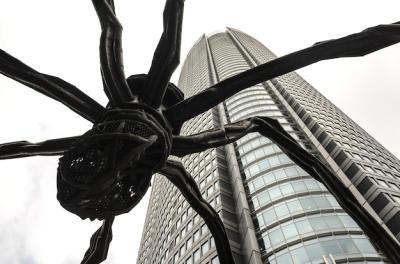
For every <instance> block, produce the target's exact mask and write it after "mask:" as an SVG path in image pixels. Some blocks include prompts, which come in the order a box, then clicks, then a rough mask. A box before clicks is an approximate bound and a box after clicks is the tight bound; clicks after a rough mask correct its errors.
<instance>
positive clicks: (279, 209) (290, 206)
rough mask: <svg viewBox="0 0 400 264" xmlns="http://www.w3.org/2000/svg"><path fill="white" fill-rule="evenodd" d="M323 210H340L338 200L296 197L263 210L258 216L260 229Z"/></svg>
mask: <svg viewBox="0 0 400 264" xmlns="http://www.w3.org/2000/svg"><path fill="white" fill-rule="evenodd" d="M323 209H331V210H332V209H336V210H340V209H341V207H340V206H339V204H338V202H337V201H336V199H335V198H334V197H333V196H332V195H329V194H326V195H309V196H305V197H295V198H293V199H289V200H286V201H283V202H280V203H278V204H274V205H272V206H271V207H269V208H268V209H266V210H262V211H260V212H258V213H257V214H256V217H257V220H258V225H259V228H260V229H261V228H263V227H266V226H270V225H272V224H276V222H278V221H282V220H283V219H285V218H288V217H289V216H291V217H294V216H295V215H299V214H305V213H309V212H313V211H314V212H315V211H320V210H323Z"/></svg>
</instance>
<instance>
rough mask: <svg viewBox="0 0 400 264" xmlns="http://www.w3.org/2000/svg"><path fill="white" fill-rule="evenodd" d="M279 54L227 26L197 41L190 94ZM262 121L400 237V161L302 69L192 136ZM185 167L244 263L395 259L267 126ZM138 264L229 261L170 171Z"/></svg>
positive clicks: (228, 107) (156, 197)
mask: <svg viewBox="0 0 400 264" xmlns="http://www.w3.org/2000/svg"><path fill="white" fill-rule="evenodd" d="M274 58H275V55H274V54H273V53H272V52H271V51H269V50H268V49H267V48H266V47H264V46H263V45H262V44H261V43H259V42H258V41H257V40H255V39H254V38H252V37H250V36H248V35H246V34H245V33H243V32H240V31H238V30H234V29H229V28H228V29H227V30H226V31H225V32H220V33H216V34H212V35H210V36H205V35H204V36H202V37H201V38H200V39H199V40H198V41H197V42H196V44H195V45H194V47H193V48H192V49H191V51H190V53H189V55H188V56H187V58H186V60H185V63H184V65H183V68H182V72H181V75H180V80H179V85H178V86H179V87H180V88H181V89H182V90H183V92H184V93H185V96H186V97H188V96H191V95H194V94H196V93H198V92H199V91H201V90H203V89H205V88H207V87H209V86H211V85H212V84H214V83H216V82H219V81H221V80H224V79H226V78H228V77H230V76H233V75H235V74H237V73H239V72H242V71H245V70H247V69H249V68H251V67H254V66H256V65H258V64H261V63H264V62H267V61H269V60H273V59H274ZM252 116H269V117H272V118H276V119H277V120H278V121H279V122H280V123H281V124H282V126H283V127H284V129H285V130H287V131H288V132H289V133H290V134H291V135H292V136H293V137H294V138H295V139H296V140H297V141H298V142H299V143H300V144H301V145H302V146H303V147H304V148H306V149H308V150H309V151H310V152H312V153H313V154H315V155H317V156H318V157H319V158H320V159H321V160H323V161H324V162H325V163H326V164H327V165H328V166H329V167H330V168H331V169H332V171H334V172H335V174H336V175H337V177H340V178H341V179H342V180H343V181H344V182H345V183H346V185H347V186H348V188H350V189H351V190H352V193H353V194H354V195H355V196H356V197H357V198H358V200H359V202H360V206H364V207H366V208H367V209H369V211H370V213H371V217H374V218H376V219H377V220H378V221H379V223H380V224H381V225H382V226H384V227H385V228H386V230H387V232H389V233H391V234H392V235H393V236H395V237H396V238H397V239H399V238H400V222H399V220H400V219H399V218H400V213H399V206H400V188H399V184H400V180H399V179H400V172H399V171H400V162H399V160H398V159H397V158H395V157H394V156H393V155H392V154H390V153H389V152H388V151H387V150H386V149H385V148H383V147H382V146H381V145H380V144H379V143H378V142H376V141H375V140H374V139H373V138H372V137H371V136H369V135H368V134H367V133H366V132H365V131H364V130H362V128H360V127H359V126H358V125H357V124H355V123H354V122H353V121H352V120H351V119H350V118H349V117H347V116H346V115H345V114H344V113H343V112H341V111H340V110H339V109H338V108H337V107H335V106H334V105H333V104H332V103H331V102H329V100H328V99H326V98H325V97H324V96H323V95H321V94H320V93H319V92H318V91H317V90H315V89H314V88H313V87H312V86H311V85H310V84H308V83H307V82H306V81H305V80H303V79H302V78H301V77H300V76H299V75H297V74H296V73H289V74H286V75H284V76H281V77H279V78H276V79H273V80H271V81H268V82H265V83H262V84H259V85H256V86H253V87H250V88H248V89H246V90H243V91H242V92H240V93H237V94H236V95H234V96H232V97H231V98H229V99H228V100H226V101H225V102H224V103H223V104H220V105H219V106H218V107H215V108H213V109H211V110H209V111H207V112H205V113H203V114H202V115H199V116H197V117H196V118H194V119H192V120H189V121H188V122H186V123H185V124H184V126H183V128H182V132H183V134H186V135H189V134H195V133H198V132H200V131H203V130H207V129H210V128H213V127H220V126H223V125H224V124H226V123H230V122H235V121H238V120H241V119H245V118H248V117H252ZM182 162H183V164H184V165H185V167H186V169H187V170H188V171H189V172H190V173H191V174H192V176H193V177H194V178H195V180H196V182H197V183H198V185H199V188H200V190H201V192H202V194H203V197H204V198H205V199H206V200H207V201H208V202H210V203H211V205H212V206H213V207H214V208H215V209H216V211H217V212H218V213H219V215H220V216H221V219H222V221H223V223H224V225H225V227H226V229H227V234H228V237H229V240H230V245H231V248H232V250H233V252H234V255H235V259H236V262H237V263H246V264H253V263H271V264H276V263H279V264H286V263H288V264H289V263H296V264H297V263H329V264H333V263H386V258H385V256H383V255H382V254H381V252H380V251H379V249H378V248H376V247H375V245H374V244H373V243H372V242H371V241H370V240H369V239H368V238H367V237H366V236H365V235H364V233H363V231H362V230H361V229H360V228H359V226H358V225H357V224H356V223H355V222H354V221H353V220H352V219H351V218H350V217H349V216H348V215H347V214H346V213H345V212H344V210H343V209H342V208H341V207H340V205H339V204H338V203H337V202H336V200H335V198H334V197H333V196H332V195H331V194H330V193H329V192H328V191H327V190H326V188H325V187H324V186H323V185H322V184H320V183H319V182H317V181H316V180H314V179H313V178H312V177H310V176H309V175H308V174H307V173H306V172H305V171H303V170H302V169H301V168H300V167H299V166H297V165H296V164H295V163H294V162H293V161H291V160H290V159H289V158H288V157H287V156H286V155H285V154H284V153H283V152H282V151H281V150H280V149H279V148H278V147H277V146H276V145H275V144H273V143H272V142H271V141H270V140H268V139H267V138H264V137H262V136H260V135H259V134H257V133H252V134H249V135H247V136H245V137H243V138H241V139H240V140H238V141H237V142H236V143H234V144H231V145H227V146H225V147H220V148H217V149H210V150H207V151H204V152H202V153H197V154H191V155H188V156H185V157H184V158H183V159H182ZM137 263H139V264H147V263H168V264H170V263H175V264H178V263H183V264H193V263H211V264H217V263H219V262H218V257H217V255H216V250H215V246H214V242H213V239H212V237H211V235H210V232H209V231H208V229H207V227H206V225H205V224H204V222H203V220H202V219H201V218H200V217H199V216H198V215H197V214H196V213H195V212H194V211H193V210H192V209H191V208H190V207H189V206H188V203H187V202H186V201H185V200H184V198H183V197H182V195H181V194H180V192H179V190H177V189H176V188H175V187H174V186H173V185H172V184H170V183H169V182H168V180H167V179H166V178H164V177H163V176H156V177H155V180H154V184H153V188H152V194H151V198H150V203H149V208H148V212H147V216H146V223H145V227H144V230H143V234H142V242H141V247H140V250H139V254H138V260H137Z"/></svg>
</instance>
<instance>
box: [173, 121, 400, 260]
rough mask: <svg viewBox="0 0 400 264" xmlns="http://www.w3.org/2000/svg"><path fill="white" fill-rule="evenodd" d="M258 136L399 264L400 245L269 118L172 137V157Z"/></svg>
mask: <svg viewBox="0 0 400 264" xmlns="http://www.w3.org/2000/svg"><path fill="white" fill-rule="evenodd" d="M251 132H258V133H260V134H261V135H262V136H265V137H267V138H269V139H270V140H271V141H273V142H274V143H275V144H277V145H278V146H279V147H280V148H281V150H282V151H283V152H284V153H285V154H286V155H287V156H288V157H289V158H291V159H292V160H293V161H294V162H295V163H296V164H297V165H299V166H300V167H301V168H303V169H304V170H305V171H307V173H309V174H310V175H311V176H312V177H313V178H314V179H316V180H318V181H320V182H321V183H323V184H324V185H325V186H326V188H327V189H328V190H329V191H330V193H332V194H333V195H334V196H335V198H336V199H337V200H338V202H339V203H340V205H341V206H342V208H343V209H344V210H345V211H346V212H347V213H348V214H349V215H350V216H351V217H352V218H353V219H354V220H355V221H356V222H357V223H358V224H359V225H360V227H361V228H362V229H363V230H364V232H365V233H366V234H367V235H368V236H369V238H370V239H371V240H372V241H376V242H377V243H378V244H379V246H380V248H381V249H382V250H383V251H384V253H385V255H386V256H388V257H389V258H391V260H392V261H393V263H400V245H399V242H398V241H397V240H395V238H393V237H391V236H390V235H388V234H387V233H386V231H385V230H384V229H383V228H382V226H381V225H380V224H379V223H378V222H377V221H375V220H374V219H373V218H372V217H371V216H370V215H369V214H368V211H367V210H366V209H365V208H364V207H363V206H362V205H360V204H359V203H358V202H357V199H356V198H355V197H354V195H353V194H352V193H351V191H350V190H349V188H348V187H347V186H346V185H345V184H344V183H343V182H342V181H341V180H340V179H339V178H338V177H336V176H335V175H334V174H333V173H332V172H331V171H330V170H329V169H328V168H327V167H326V166H325V165H324V164H322V163H321V162H320V161H319V160H318V159H317V158H316V157H314V156H313V155H311V154H310V153H308V151H306V150H305V149H303V148H302V147H301V146H300V145H299V144H298V143H297V142H296V141H295V140H294V139H293V138H292V137H291V136H290V135H289V134H288V133H287V132H286V131H285V130H284V129H283V128H282V126H281V125H280V124H279V122H278V121H276V120H274V119H272V118H269V117H252V118H249V119H245V120H242V121H239V122H236V123H232V124H227V125H225V126H224V128H223V129H213V130H210V131H205V132H201V133H199V134H196V135H192V136H187V137H179V136H177V137H174V138H173V148H172V150H171V155H175V156H180V157H182V156H184V155H187V154H190V153H195V152H201V151H204V150H206V149H209V148H213V147H219V146H223V145H226V144H228V143H232V142H234V141H236V140H238V139H239V138H241V137H243V136H244V135H246V134H248V133H251Z"/></svg>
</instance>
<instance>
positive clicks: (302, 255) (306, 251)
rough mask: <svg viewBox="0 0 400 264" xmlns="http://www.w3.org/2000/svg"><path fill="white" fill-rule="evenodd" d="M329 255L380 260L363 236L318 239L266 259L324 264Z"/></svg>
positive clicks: (290, 263)
mask: <svg viewBox="0 0 400 264" xmlns="http://www.w3.org/2000/svg"><path fill="white" fill-rule="evenodd" d="M330 254H331V255H332V256H333V257H334V258H344V259H346V258H349V257H352V256H354V257H359V256H364V257H371V259H372V260H375V261H377V259H376V258H378V259H379V258H381V256H380V255H379V254H378V253H377V251H376V250H375V248H374V247H373V245H372V244H371V242H370V241H369V240H368V239H367V238H366V237H365V236H363V235H347V236H334V237H326V238H318V239H314V240H310V241H307V242H303V243H301V244H298V245H295V246H291V247H289V248H287V249H285V250H282V251H281V252H280V253H279V254H277V255H273V256H271V257H270V258H268V260H269V263H270V264H306V263H321V262H322V263H326V262H325V261H324V259H323V258H324V256H325V257H327V256H329V255H330ZM358 259H359V258H358ZM328 263H329V262H328ZM352 263H353V262H352ZM355 263H356V262H354V264H355ZM357 263H359V262H357ZM361 263H364V262H361ZM368 263H369V262H368ZM373 263H376V262H373ZM380 263H382V262H380ZM371 264H372V262H371Z"/></svg>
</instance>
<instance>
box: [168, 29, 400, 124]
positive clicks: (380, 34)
mask: <svg viewBox="0 0 400 264" xmlns="http://www.w3.org/2000/svg"><path fill="white" fill-rule="evenodd" d="M398 42H400V22H397V23H394V24H387V25H379V26H375V27H371V28H368V29H366V30H364V31H362V32H360V33H356V34H352V35H349V36H346V37H343V38H339V39H334V40H328V41H323V42H318V43H316V44H315V45H313V46H311V47H309V48H306V49H302V50H299V51H296V52H293V53H290V54H288V55H285V56H283V57H280V58H277V59H275V60H272V61H269V62H267V63H264V64H261V65H259V66H256V67H254V68H252V69H249V70H247V71H244V72H242V73H239V74H238V75H235V76H233V77H230V78H227V79H225V80H223V81H221V82H219V83H217V84H215V85H213V86H211V87H210V88H207V89H205V90H203V91H202V92H200V93H198V94H196V95H194V96H192V97H189V98H187V99H186V100H183V101H181V102H179V103H177V104H176V105H174V106H172V107H170V108H169V109H167V110H166V111H165V115H166V117H167V118H168V120H170V121H171V122H172V123H173V124H175V126H179V124H182V123H184V122H185V121H186V120H189V119H191V118H193V117H195V116H197V115H199V114H201V113H203V112H205V111H207V110H208V109H210V108H211V107H214V106H216V105H217V104H219V103H221V102H223V101H224V100H225V99H227V98H229V97H231V96H232V95H234V94H236V93H237V92H239V91H241V90H244V89H246V88H248V87H251V86H253V85H256V84H258V83H261V82H264V81H267V80H270V79H272V78H275V77H278V76H280V75H283V74H286V73H288V72H291V71H294V70H297V69H300V68H302V67H305V66H308V65H310V64H313V63H316V62H318V61H321V60H329V59H334V58H339V57H358V56H364V55H366V54H369V53H372V52H374V51H377V50H379V49H383V48H385V47H388V46H390V45H393V44H396V43H398Z"/></svg>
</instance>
